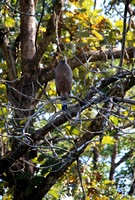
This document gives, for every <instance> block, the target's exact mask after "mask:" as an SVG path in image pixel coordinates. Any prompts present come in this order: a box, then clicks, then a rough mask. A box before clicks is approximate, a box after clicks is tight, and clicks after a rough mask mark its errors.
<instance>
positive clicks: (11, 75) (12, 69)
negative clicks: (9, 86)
mask: <svg viewBox="0 0 135 200" xmlns="http://www.w3.org/2000/svg"><path fill="white" fill-rule="evenodd" d="M0 46H1V48H2V51H3V54H4V58H5V60H6V63H7V67H8V79H9V80H10V81H12V80H15V79H17V72H16V66H15V60H14V57H13V55H12V51H11V49H10V44H9V40H8V37H7V35H5V34H2V32H1V31H0Z"/></svg>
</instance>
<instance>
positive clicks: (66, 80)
mask: <svg viewBox="0 0 135 200" xmlns="http://www.w3.org/2000/svg"><path fill="white" fill-rule="evenodd" d="M55 85H56V90H57V93H58V95H59V96H61V97H62V101H61V104H62V110H63V111H66V110H67V102H66V100H67V98H68V96H69V95H70V92H71V89H72V70H71V67H70V66H69V65H68V64H67V60H66V58H65V57H64V60H62V59H61V60H60V62H59V64H58V65H57V66H56V69H55Z"/></svg>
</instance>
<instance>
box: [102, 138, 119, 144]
mask: <svg viewBox="0 0 135 200" xmlns="http://www.w3.org/2000/svg"><path fill="white" fill-rule="evenodd" d="M114 142H116V140H115V139H113V138H112V137H110V136H104V137H103V140H102V143H103V144H114Z"/></svg>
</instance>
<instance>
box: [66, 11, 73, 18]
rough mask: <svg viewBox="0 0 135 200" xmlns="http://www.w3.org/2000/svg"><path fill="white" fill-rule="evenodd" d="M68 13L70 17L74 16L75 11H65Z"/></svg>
mask: <svg viewBox="0 0 135 200" xmlns="http://www.w3.org/2000/svg"><path fill="white" fill-rule="evenodd" d="M65 13H66V15H68V16H69V17H73V16H74V13H72V12H65Z"/></svg>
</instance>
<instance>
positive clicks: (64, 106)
mask: <svg viewBox="0 0 135 200" xmlns="http://www.w3.org/2000/svg"><path fill="white" fill-rule="evenodd" d="M61 104H62V110H63V111H67V100H66V99H62V101H61Z"/></svg>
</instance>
